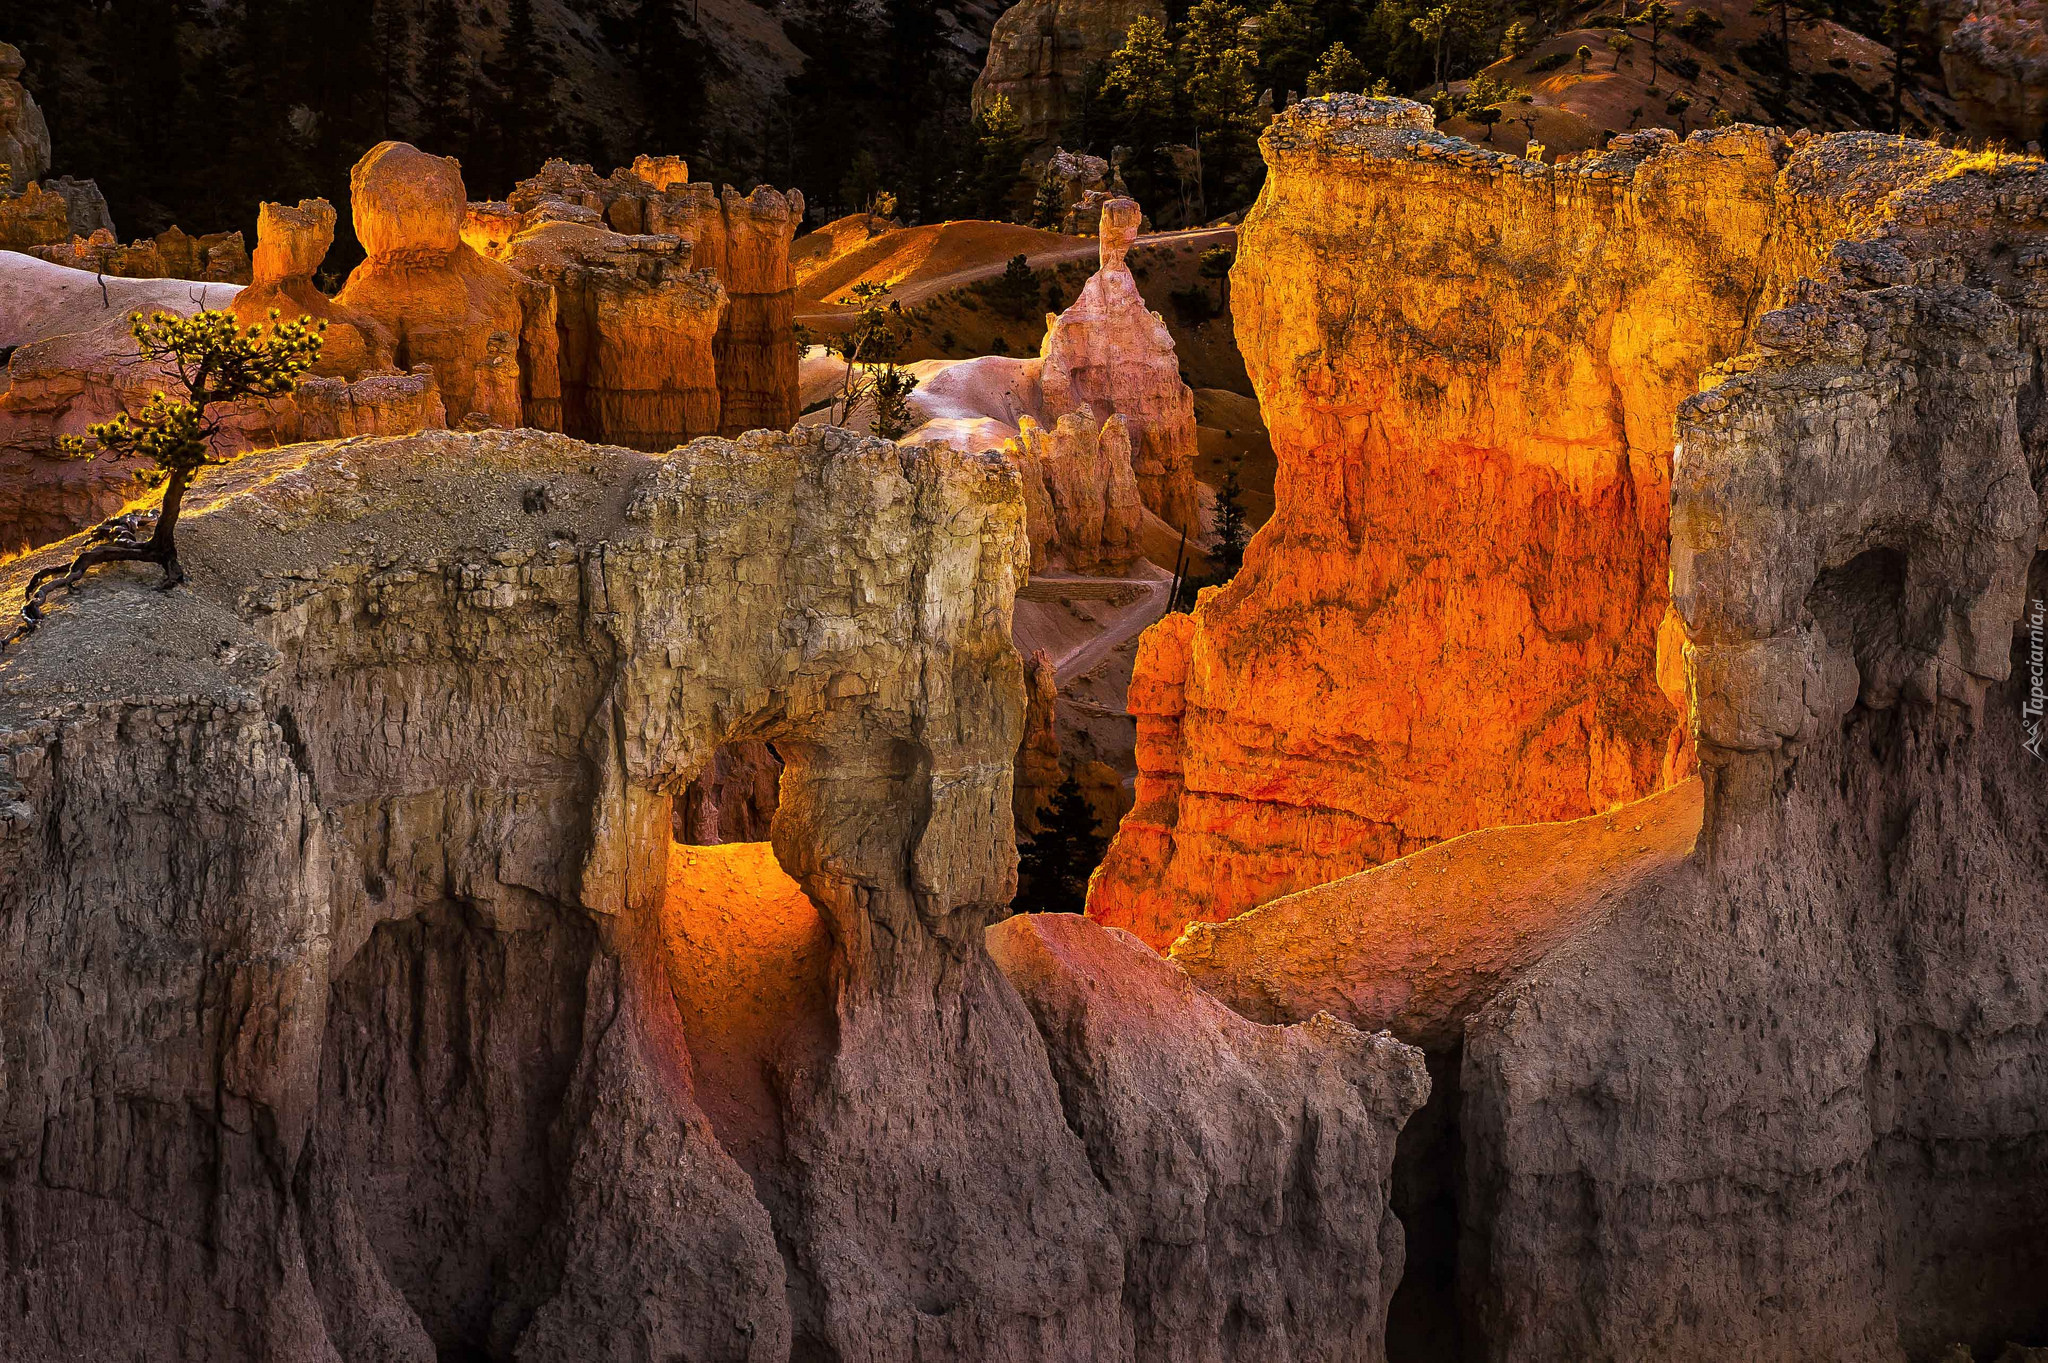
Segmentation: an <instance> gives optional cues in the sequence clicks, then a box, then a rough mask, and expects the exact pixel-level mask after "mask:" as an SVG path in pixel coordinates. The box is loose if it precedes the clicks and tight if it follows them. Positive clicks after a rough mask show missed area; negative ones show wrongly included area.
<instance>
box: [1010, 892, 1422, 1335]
mask: <svg viewBox="0 0 2048 1363" xmlns="http://www.w3.org/2000/svg"><path fill="white" fill-rule="evenodd" d="M988 936H989V951H990V953H991V954H993V955H994V957H995V959H996V963H997V964H998V965H999V966H1001V967H1002V970H1003V973H1004V974H1005V975H1007V976H1008V977H1009V979H1010V981H1011V983H1013V984H1014V985H1016V987H1017V990H1018V992H1019V993H1020V994H1022V995H1023V998H1024V1003H1025V1006H1026V1007H1027V1008H1029V1009H1030V1010H1031V1016H1032V1018H1033V1019H1034V1020H1035V1021H1036V1022H1037V1024H1038V1029H1039V1032H1040V1034H1041V1035H1042V1036H1043V1037H1044V1038H1045V1044H1046V1051H1047V1054H1048V1056H1049V1058H1050V1059H1051V1061H1052V1071H1053V1076H1054V1078H1055V1079H1056V1080H1057V1081H1058V1083H1059V1086H1060V1096H1061V1099H1062V1101H1063V1102H1064V1103H1065V1105H1066V1111H1067V1118H1068V1121H1069V1122H1070V1123H1071V1124H1072V1125H1073V1127H1074V1129H1075V1130H1076V1131H1077V1132H1079V1133H1080V1136H1081V1139H1082V1141H1083V1142H1084V1143H1085V1144H1086V1145H1087V1147H1088V1156H1089V1161H1090V1163H1091V1165H1092V1166H1093V1167H1094V1169H1095V1172H1096V1176H1097V1177H1098V1178H1099V1179H1101V1181H1102V1184H1103V1186H1104V1188H1106V1189H1107V1190H1108V1192H1109V1195H1110V1198H1111V1202H1112V1206H1113V1208H1114V1216H1115V1222H1116V1227H1117V1232H1118V1235H1119V1238H1121V1239H1122V1241H1123V1243H1124V1244H1125V1245H1126V1246H1129V1247H1130V1248H1129V1249H1128V1251H1127V1258H1126V1262H1125V1268H1124V1275H1125V1287H1124V1296H1125V1300H1126V1302H1127V1303H1128V1304H1129V1305H1130V1307H1131V1319H1130V1324H1131V1327H1132V1334H1133V1340H1132V1342H1133V1344H1134V1346H1135V1347H1134V1348H1133V1350H1132V1355H1131V1356H1132V1357H1134V1358H1140V1359H1151V1358H1201V1357H1213V1358H1331V1359H1339V1358H1343V1359H1352V1358H1356V1359H1378V1358H1384V1357H1385V1341H1386V1304H1387V1302H1388V1300H1389V1299H1390V1298H1391V1297H1392V1296H1393V1294H1394V1288H1395V1285H1396V1284H1397V1283H1398V1282H1399V1281H1400V1279H1401V1271H1402V1267H1403V1265H1404V1262H1405V1254H1404V1238H1403V1235H1402V1229H1401V1223H1400V1222H1399V1221H1398V1220H1397V1219H1396V1218H1395V1216H1394V1213H1393V1212H1392V1211H1391V1210H1390V1209H1389V1207H1388V1205H1387V1191H1386V1190H1387V1185H1388V1179H1389V1175H1390V1173H1391V1170H1392V1167H1393V1163H1394V1143H1395V1136H1396V1135H1397V1134H1398V1132H1399V1130H1400V1127H1401V1124H1402V1123H1403V1122H1404V1121H1406V1120H1407V1118H1408V1117H1409V1115H1410V1114H1411V1113H1413V1112H1414V1111H1415V1109H1416V1108H1418V1107H1420V1106H1421V1105H1422V1101H1423V1099H1424V1097H1425V1096H1426V1095H1427V1094H1428V1092H1429V1079H1428V1076H1427V1074H1426V1073H1425V1072H1424V1070H1423V1065H1422V1058H1421V1056H1420V1055H1419V1054H1418V1053H1417V1052H1415V1051H1414V1050H1412V1049H1410V1048H1408V1047H1406V1046H1403V1045H1401V1044H1400V1043H1399V1042H1396V1041H1395V1040H1393V1039H1392V1038H1391V1037H1389V1036H1387V1035H1386V1034H1385V1033H1381V1034H1380V1035H1378V1036H1368V1035H1366V1034H1365V1033H1362V1032H1359V1031H1357V1030H1356V1029H1354V1028H1352V1027H1350V1026H1348V1025H1346V1024H1344V1023H1342V1022H1339V1021H1337V1020H1336V1019H1335V1018H1332V1017H1330V1016H1328V1015H1323V1016H1319V1017H1316V1018H1314V1019H1313V1020H1311V1021H1308V1022H1305V1023H1302V1024H1300V1025H1298V1026H1292V1027H1265V1026H1260V1025H1258V1024H1256V1023H1251V1022H1247V1021H1245V1020H1244V1019H1243V1018H1240V1017H1237V1016H1235V1015H1234V1014H1232V1013H1231V1012H1230V1010H1229V1009H1227V1008H1225V1007H1224V1006H1223V1005H1222V1004H1220V1003H1217V1002H1216V1001H1215V1000H1214V999H1211V998H1209V997H1207V996H1206V995H1204V994H1203V993H1201V991H1199V990H1196V989H1192V988H1190V987H1189V982H1188V979H1187V977H1186V976H1185V975H1184V974H1182V973H1181V971H1180V970H1179V969H1178V968H1177V967H1175V966H1173V965H1172V964H1170V963H1168V962H1166V961H1162V960H1160V959H1159V957H1158V956H1156V955H1154V954H1153V953H1152V952H1151V951H1150V950H1149V949H1147V948H1146V947H1145V945H1144V944H1143V943H1141V942H1139V941H1137V940H1136V939H1135V938H1133V937H1131V936H1130V935H1129V934H1127V933H1122V932H1118V931H1116V930H1114V929H1108V930H1105V929H1104V928H1102V927H1100V926H1099V925H1097V924H1095V923H1092V922H1090V921H1089V920H1088V919H1086V918H1083V917H1080V916H1078V915H1075V914H1031V915H1024V916H1020V917H1017V918H1012V919H1010V920H1009V921H1008V922H1005V923H1001V924H998V925H997V926H996V927H994V928H992V929H990V930H989V935H988ZM1212 1351H1213V1352H1212Z"/></svg>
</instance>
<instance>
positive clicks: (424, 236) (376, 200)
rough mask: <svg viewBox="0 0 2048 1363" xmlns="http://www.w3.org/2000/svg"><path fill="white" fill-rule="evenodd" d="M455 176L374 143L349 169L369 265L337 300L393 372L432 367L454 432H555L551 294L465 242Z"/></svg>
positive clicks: (406, 151)
mask: <svg viewBox="0 0 2048 1363" xmlns="http://www.w3.org/2000/svg"><path fill="white" fill-rule="evenodd" d="M467 204H468V199H467V196H466V194H465V193H464V191H463V186H462V170H461V167H459V166H458V165H457V164H456V163H455V162H454V161H452V160H449V159H447V158H444V157H439V156H430V155H428V154H427V153H425V152H422V151H419V150H417V149H415V148H413V147H410V146H407V145H406V144H405V143H403V142H381V143H379V144H378V145H377V146H375V147H372V148H371V149H370V150H369V151H368V152H367V153H365V154H364V156H363V159H362V160H360V161H358V162H357V163H356V165H355V168H354V169H353V170H351V171H350V172H349V207H350V211H351V213H352V215H353V218H354V221H355V229H356V237H357V239H358V240H359V241H360V242H361V243H362V246H363V250H364V251H365V252H366V253H367V258H366V259H365V260H364V261H363V263H362V264H360V265H358V266H357V267H356V268H355V270H354V271H353V272H352V273H351V274H350V275H349V277H348V282H347V284H345V285H343V287H342V290H341V292H340V293H339V294H338V295H336V297H335V302H336V303H337V304H339V305H340V306H342V307H344V308H348V309H350V310H352V311H354V312H356V313H359V314H361V315H363V316H364V317H367V318H369V319H370V321H371V322H372V323H374V324H375V325H376V326H377V327H380V328H382V329H383V330H384V331H386V332H388V333H389V334H390V336H391V338H392V347H393V360H394V362H395V363H396V364H397V365H398V366H399V367H400V368H408V369H409V368H411V367H412V366H414V365H420V364H425V365H429V366H431V367H432V368H433V371H434V377H435V379H436V381H437V382H438V383H439V385H440V389H441V395H442V401H443V402H444V403H445V404H446V407H447V412H448V419H449V421H450V423H451V424H461V423H464V422H467V423H469V424H472V425H475V424H482V425H492V426H499V427H516V426H531V427H534V428H537V429H540V430H556V429H559V428H560V426H561V420H562V410H561V409H562V403H561V387H560V384H561V378H560V369H559V364H558V360H557V346H558V342H557V340H556V336H555V311H554V296H553V294H552V292H551V291H550V290H548V289H547V288H546V287H545V286H544V285H540V284H536V283H534V282H533V281H530V280H528V279H526V278H525V277H524V276H522V275H520V274H519V273H518V272H517V271H515V270H513V269H511V268H510V267H509V266H506V265H503V264H501V263H499V262H498V261H495V260H488V259H486V258H485V257H483V256H481V255H479V254H477V252H476V251H474V250H473V249H471V248H470V247H469V246H468V245H467V244H466V243H465V242H464V241H463V240H462V224H463V218H464V213H465V209H466V207H467Z"/></svg>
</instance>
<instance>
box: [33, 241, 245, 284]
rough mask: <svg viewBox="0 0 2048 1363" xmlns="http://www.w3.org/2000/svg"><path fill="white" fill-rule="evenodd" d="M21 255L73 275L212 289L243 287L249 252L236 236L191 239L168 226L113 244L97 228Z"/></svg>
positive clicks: (39, 246) (113, 242)
mask: <svg viewBox="0 0 2048 1363" xmlns="http://www.w3.org/2000/svg"><path fill="white" fill-rule="evenodd" d="M22 249H24V250H25V251H26V253H27V254H29V255H32V256H35V257H37V258H38V259H41V260H47V261H50V262H51V263H52V264H56V265H66V266H69V267H70V268H72V269H74V270H90V271H92V272H93V273H94V274H102V275H113V276H115V277H117V278H122V279H200V280H205V281H207V282H208V283H215V284H247V283H248V282H249V279H250V262H249V248H248V246H247V244H246V243H244V242H243V240H242V234H241V233H240V232H209V233H206V234H205V235H202V236H197V237H195V236H192V235H191V234H190V233H188V232H186V231H184V230H183V229H182V228H178V227H168V228H165V229H164V230H163V231H162V232H159V233H157V234H156V235H155V236H154V237H146V238H144V239H142V240H140V241H131V242H128V243H127V244H126V245H123V244H122V243H121V242H119V241H117V240H115V238H114V232H113V229H112V228H110V227H100V228H96V229H94V230H93V231H91V232H90V233H89V234H80V235H74V236H73V237H72V238H71V239H70V240H69V241H66V242H60V243H55V244H51V245H35V246H28V247H25V248H22Z"/></svg>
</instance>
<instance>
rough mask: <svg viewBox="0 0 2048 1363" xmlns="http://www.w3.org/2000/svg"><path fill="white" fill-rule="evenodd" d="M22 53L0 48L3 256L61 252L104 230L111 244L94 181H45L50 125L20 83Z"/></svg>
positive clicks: (102, 200)
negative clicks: (41, 249) (47, 249)
mask: <svg viewBox="0 0 2048 1363" xmlns="http://www.w3.org/2000/svg"><path fill="white" fill-rule="evenodd" d="M25 68H26V63H24V62H23V61H22V57H21V50H20V49H19V48H17V47H15V46H14V45H13V44H12V43H0V165H4V166H5V167H6V173H5V175H4V176H0V250H8V251H31V250H35V249H37V248H39V247H48V246H61V245H63V244H64V243H67V242H70V241H71V240H72V239H73V238H86V237H91V236H93V235H94V234H95V233H96V232H99V231H102V230H104V231H105V232H106V233H107V235H108V239H109V240H111V239H112V236H113V230H114V222H113V219H112V218H110V217H108V216H107V201H106V199H105V198H104V197H102V196H101V194H100V189H99V186H98V185H96V184H94V183H93V182H92V181H91V180H74V179H72V178H71V177H70V176H68V175H64V176H59V177H57V178H56V179H54V180H53V179H46V178H45V177H44V173H45V172H46V171H48V170H49V168H50V125H49V123H48V122H47V121H45V120H44V118H43V111H42V108H41V107H40V106H39V105H37V103H36V100H35V96H34V95H31V94H30V93H29V92H28V87H27V86H25V85H23V84H22V83H21V73H22V71H23V70H24V69H25Z"/></svg>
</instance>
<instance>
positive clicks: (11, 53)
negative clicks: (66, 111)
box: [0, 43, 50, 189]
mask: <svg viewBox="0 0 2048 1363" xmlns="http://www.w3.org/2000/svg"><path fill="white" fill-rule="evenodd" d="M27 67H28V63H27V62H25V61H23V60H22V58H21V49H20V48H18V47H16V46H15V45H14V44H13V43H0V163H5V165H6V166H7V188H9V189H13V188H14V187H15V186H26V185H27V184H28V183H29V182H30V181H31V180H40V179H41V178H42V177H43V172H44V171H46V170H48V169H49V168H50V125H49V123H48V122H46V121H45V120H44V118H43V110H42V107H41V106H40V105H38V104H37V103H36V97H35V96H34V95H32V94H30V93H29V92H28V87H27V86H25V85H23V84H22V83H21V73H22V72H23V71H24V70H26V69H27Z"/></svg>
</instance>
